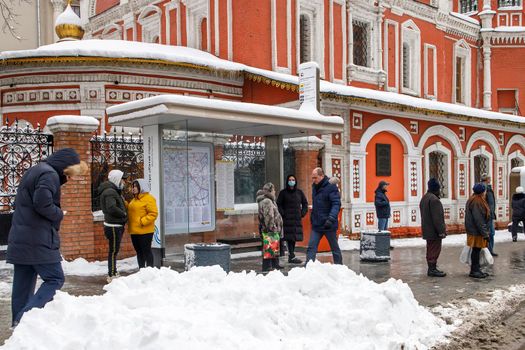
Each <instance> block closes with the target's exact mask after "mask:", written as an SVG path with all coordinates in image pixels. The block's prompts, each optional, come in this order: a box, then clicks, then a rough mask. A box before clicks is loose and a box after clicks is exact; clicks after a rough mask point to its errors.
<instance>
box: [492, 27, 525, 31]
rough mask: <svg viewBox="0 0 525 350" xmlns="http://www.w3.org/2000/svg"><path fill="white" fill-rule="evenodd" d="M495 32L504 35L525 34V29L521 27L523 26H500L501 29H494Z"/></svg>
mask: <svg viewBox="0 0 525 350" xmlns="http://www.w3.org/2000/svg"><path fill="white" fill-rule="evenodd" d="M494 31H495V32H502V33H516V32H525V27H521V26H514V27H510V26H500V27H496V28H494Z"/></svg>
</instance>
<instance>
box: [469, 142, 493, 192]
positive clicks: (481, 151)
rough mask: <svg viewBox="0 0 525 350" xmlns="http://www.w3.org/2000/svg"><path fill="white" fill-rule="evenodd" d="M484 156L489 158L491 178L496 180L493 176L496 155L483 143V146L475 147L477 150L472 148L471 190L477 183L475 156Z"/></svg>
mask: <svg viewBox="0 0 525 350" xmlns="http://www.w3.org/2000/svg"><path fill="white" fill-rule="evenodd" d="M480 155H481V156H484V157H486V158H487V159H488V160H489V176H490V178H491V179H493V180H494V176H493V173H494V169H493V168H494V156H493V155H492V153H490V152H488V151H487V147H486V146H485V145H482V146H481V147H479V148H477V149H475V150H472V151H471V152H470V186H469V188H468V190H469V191H471V189H472V187H473V186H474V185H475V183H474V179H475V176H474V157H476V156H480Z"/></svg>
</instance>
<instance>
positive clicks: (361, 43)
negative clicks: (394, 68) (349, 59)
mask: <svg viewBox="0 0 525 350" xmlns="http://www.w3.org/2000/svg"><path fill="white" fill-rule="evenodd" d="M369 26H370V25H369V24H368V23H366V22H361V21H352V31H353V54H354V64H355V65H356V66H363V67H369V66H370V62H369V61H370V60H369V57H368V55H369V51H370V50H369V48H368V43H369V40H368V37H369V35H368V32H369V30H368V29H369Z"/></svg>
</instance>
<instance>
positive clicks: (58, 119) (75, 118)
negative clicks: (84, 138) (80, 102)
mask: <svg viewBox="0 0 525 350" xmlns="http://www.w3.org/2000/svg"><path fill="white" fill-rule="evenodd" d="M55 124H76V125H88V126H98V125H99V122H98V120H97V119H96V118H94V117H88V116H81V115H57V116H54V117H51V118H49V119H48V120H47V125H48V126H49V125H55Z"/></svg>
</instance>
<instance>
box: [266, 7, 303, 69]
mask: <svg viewBox="0 0 525 350" xmlns="http://www.w3.org/2000/svg"><path fill="white" fill-rule="evenodd" d="M271 12H272V14H271V26H272V28H271V29H272V70H274V71H277V72H280V73H286V74H290V73H291V72H292V1H291V0H286V57H287V59H286V65H287V67H280V66H279V65H278V57H279V56H278V54H277V3H276V0H271ZM299 35H300V34H299Z"/></svg>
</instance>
